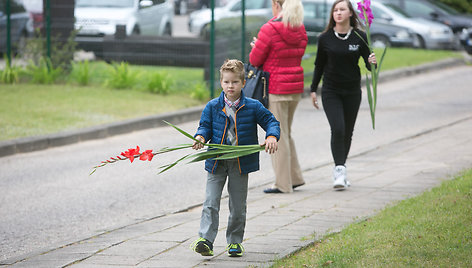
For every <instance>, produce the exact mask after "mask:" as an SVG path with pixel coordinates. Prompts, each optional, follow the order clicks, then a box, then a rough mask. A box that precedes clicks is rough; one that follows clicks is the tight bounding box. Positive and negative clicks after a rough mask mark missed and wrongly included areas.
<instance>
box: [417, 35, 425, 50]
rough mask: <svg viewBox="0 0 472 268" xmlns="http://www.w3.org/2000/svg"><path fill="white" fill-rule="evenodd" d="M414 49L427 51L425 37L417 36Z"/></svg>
mask: <svg viewBox="0 0 472 268" xmlns="http://www.w3.org/2000/svg"><path fill="white" fill-rule="evenodd" d="M414 47H417V48H422V49H425V48H426V44H425V42H424V39H423V37H421V35H417V38H415V44H414Z"/></svg>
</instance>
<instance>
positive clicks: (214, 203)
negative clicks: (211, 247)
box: [199, 160, 248, 244]
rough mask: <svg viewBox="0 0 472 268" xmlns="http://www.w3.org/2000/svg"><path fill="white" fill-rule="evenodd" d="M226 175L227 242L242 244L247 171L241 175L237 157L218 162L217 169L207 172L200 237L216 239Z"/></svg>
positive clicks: (244, 224) (210, 239) (211, 240)
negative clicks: (227, 206)
mask: <svg viewBox="0 0 472 268" xmlns="http://www.w3.org/2000/svg"><path fill="white" fill-rule="evenodd" d="M227 177H228V194H229V212H230V214H229V218H228V228H227V230H226V242H227V243H228V244H233V243H242V242H243V236H244V228H245V226H246V199H247V187H248V186H247V185H248V174H240V173H239V167H238V161H237V160H224V161H218V166H217V168H216V171H215V172H214V173H213V174H211V173H208V177H207V185H206V199H205V202H204V203H203V210H202V217H201V220H200V231H199V235H200V237H203V238H205V239H207V240H209V241H210V242H211V243H213V242H214V241H215V238H216V234H217V233H218V224H219V211H220V200H221V193H222V191H223V187H224V186H225V183H226V178H227Z"/></svg>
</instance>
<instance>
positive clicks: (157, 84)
mask: <svg viewBox="0 0 472 268" xmlns="http://www.w3.org/2000/svg"><path fill="white" fill-rule="evenodd" d="M173 84H174V80H173V79H172V78H171V77H170V76H169V75H168V74H167V73H165V72H157V73H153V74H152V75H151V76H150V78H149V82H148V83H147V90H148V91H150V92H152V93H157V94H167V93H169V92H170V89H171V86H172V85H173Z"/></svg>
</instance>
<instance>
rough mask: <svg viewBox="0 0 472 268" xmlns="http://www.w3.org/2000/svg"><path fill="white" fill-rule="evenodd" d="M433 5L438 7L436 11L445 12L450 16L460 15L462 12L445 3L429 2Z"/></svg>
mask: <svg viewBox="0 0 472 268" xmlns="http://www.w3.org/2000/svg"><path fill="white" fill-rule="evenodd" d="M428 3H431V4H432V5H434V6H436V11H443V12H444V13H445V14H449V15H459V14H460V12H458V11H457V10H455V9H453V8H452V7H450V6H448V5H445V4H444V3H441V2H432V1H431V2H428Z"/></svg>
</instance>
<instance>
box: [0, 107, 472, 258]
mask: <svg viewBox="0 0 472 268" xmlns="http://www.w3.org/2000/svg"><path fill="white" fill-rule="evenodd" d="M302 108H303V107H302ZM385 116H386V114H385ZM402 133H403V132H402ZM470 133H472V114H470V112H469V113H467V114H466V115H465V116H464V117H461V118H456V119H454V120H452V121H450V120H449V121H438V123H437V124H435V125H431V126H430V127H429V128H428V129H424V130H422V131H421V132H419V133H410V134H408V135H401V136H399V137H398V138H395V139H391V140H388V142H385V143H382V144H381V145H379V146H376V147H374V148H368V149H365V150H361V151H358V152H357V153H356V154H354V155H351V156H350V158H349V167H350V169H349V174H348V176H349V177H350V178H353V179H351V182H352V183H353V185H352V187H350V188H349V189H348V190H347V191H344V192H335V191H333V190H332V188H331V181H330V180H329V179H327V176H329V175H327V174H331V171H332V165H331V164H320V165H318V166H315V167H312V168H309V169H307V170H305V171H304V174H303V175H304V178H305V180H306V185H305V186H303V187H300V188H299V189H297V190H296V191H295V192H294V193H293V194H273V195H268V194H264V193H263V192H262V188H263V186H257V187H253V188H251V189H250V190H249V194H248V216H247V224H246V232H245V241H244V242H243V245H244V247H245V249H246V251H245V253H244V256H243V257H242V258H229V257H227V256H226V254H225V246H226V241H225V235H224V234H225V231H226V230H225V229H226V223H227V222H226V221H227V217H228V209H227V207H228V203H227V202H228V199H227V198H224V199H223V200H222V204H221V213H220V231H219V235H218V236H217V239H216V241H215V243H214V244H215V249H214V252H215V256H213V257H202V256H200V255H199V254H196V253H193V252H191V250H190V249H189V246H190V244H191V243H192V242H193V241H194V240H195V239H197V238H198V237H197V234H196V230H197V228H198V226H199V222H200V213H201V207H200V206H197V207H194V208H190V209H188V210H185V211H181V212H178V213H172V214H168V215H164V216H161V217H156V218H153V219H149V220H146V221H142V222H139V223H136V224H131V225H127V226H124V227H121V228H117V229H114V230H107V231H105V232H103V233H101V234H99V235H96V236H94V237H90V238H86V239H83V240H81V241H74V242H71V243H68V244H67V243H64V244H63V246H56V247H52V248H51V249H50V250H43V251H39V252H35V253H30V254H28V255H25V256H21V257H17V258H12V259H8V260H6V261H2V262H0V265H4V266H6V267H69V266H71V267H118V266H119V267H247V266H252V267H268V266H270V265H271V264H272V262H273V261H274V260H275V259H277V258H282V257H285V256H287V255H289V254H291V253H293V252H296V251H297V250H300V249H301V248H303V247H305V246H307V245H309V244H311V243H313V242H315V241H316V240H318V239H320V238H321V237H323V236H324V235H326V234H328V233H332V232H338V231H340V230H342V229H343V228H344V227H346V226H347V225H349V224H350V223H353V222H356V221H360V220H363V219H364V218H366V217H369V216H371V215H374V214H375V213H377V212H378V211H379V210H381V209H383V208H384V207H385V206H386V205H388V204H392V203H394V202H396V201H399V200H403V199H406V198H408V197H411V196H415V195H417V194H420V193H422V192H424V191H425V190H428V189H430V188H432V187H434V186H437V185H439V183H440V182H441V181H443V180H445V179H450V178H451V176H452V175H455V174H456V173H457V172H459V171H461V170H463V169H465V168H470V167H471V159H472V136H471V135H470ZM359 142H360V139H359ZM367 143H368V141H367ZM369 144H370V143H369ZM354 178H355V179H354Z"/></svg>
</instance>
